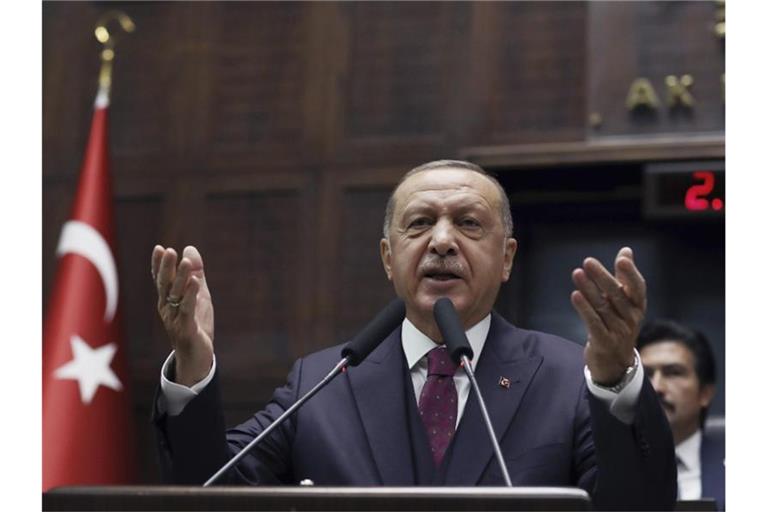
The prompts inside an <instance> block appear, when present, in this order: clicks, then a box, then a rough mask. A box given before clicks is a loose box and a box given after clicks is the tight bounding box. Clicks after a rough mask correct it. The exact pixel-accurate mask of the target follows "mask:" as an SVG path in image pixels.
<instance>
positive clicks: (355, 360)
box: [341, 299, 405, 366]
mask: <svg viewBox="0 0 768 512" xmlns="http://www.w3.org/2000/svg"><path fill="white" fill-rule="evenodd" d="M404 318H405V303H404V302H403V301H402V300H400V299H395V300H393V301H392V302H390V303H389V304H387V307H385V308H384V309H382V310H381V311H380V312H379V314H378V315H376V316H375V317H374V319H373V320H371V321H370V322H368V325H366V326H365V327H363V330H362V331H360V332H359V333H357V336H355V337H354V338H352V340H351V341H350V342H349V343H347V345H346V346H345V347H344V348H343V349H342V350H341V357H345V358H347V359H348V360H349V366H357V365H359V364H360V363H361V362H362V361H363V359H365V358H366V357H368V354H370V353H371V352H372V351H373V349H375V348H376V347H378V346H379V344H380V343H381V342H382V341H383V340H384V338H386V337H387V336H389V334H390V333H391V332H392V331H394V330H395V328H397V326H398V325H400V324H401V323H403V319H404Z"/></svg>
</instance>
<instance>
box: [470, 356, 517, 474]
mask: <svg viewBox="0 0 768 512" xmlns="http://www.w3.org/2000/svg"><path fill="white" fill-rule="evenodd" d="M461 365H462V366H463V367H464V371H465V372H466V374H467V377H469V382H470V383H471V384H472V388H473V389H474V390H475V395H477V402H478V403H479V404H480V412H481V413H482V415H483V421H484V423H485V427H486V428H487V429H488V437H490V438H491V444H492V445H493V451H494V453H495V454H496V460H498V461H499V467H501V475H502V476H503V477H504V483H505V484H506V485H507V487H512V480H510V478H509V472H508V471H507V465H506V464H505V463H504V457H503V455H502V454H501V447H499V441H498V439H496V433H495V432H494V431H493V426H492V425H491V417H490V416H489V415H488V409H487V408H486V407H485V400H483V395H482V394H481V393H480V386H479V385H478V384H477V380H476V379H475V372H474V371H473V370H472V365H471V364H470V361H469V358H468V357H467V356H466V354H461Z"/></svg>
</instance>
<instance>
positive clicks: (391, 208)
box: [383, 160, 514, 238]
mask: <svg viewBox="0 0 768 512" xmlns="http://www.w3.org/2000/svg"><path fill="white" fill-rule="evenodd" d="M433 169H462V170H465V171H472V172H476V173H478V174H480V175H482V176H485V177H486V178H487V179H488V180H489V181H490V182H491V183H493V184H494V186H495V187H496V189H497V190H498V191H499V197H501V204H500V206H499V217H500V218H501V222H502V224H503V225H504V234H505V235H506V237H507V238H512V232H513V227H514V225H513V223H512V211H511V209H510V207H509V198H508V197H507V193H506V191H505V190H504V187H502V186H501V183H499V181H498V180H497V179H496V178H495V177H494V176H493V175H492V174H490V173H489V172H488V171H486V170H485V169H483V168H482V167H480V166H479V165H477V164H473V163H471V162H465V161H463V160H435V161H433V162H427V163H426V164H422V165H420V166H418V167H414V168H413V169H411V170H410V171H408V172H407V173H405V175H404V176H403V177H402V178H400V181H398V182H397V186H396V187H395V188H394V189H393V190H392V193H391V194H390V195H389V199H388V200H387V209H386V211H385V212H384V229H383V233H384V238H389V228H390V226H391V225H392V216H393V215H394V213H395V193H396V192H397V189H398V188H400V185H402V184H403V182H405V180H407V179H408V178H410V177H411V176H413V175H414V174H418V173H420V172H424V171H431V170H433Z"/></svg>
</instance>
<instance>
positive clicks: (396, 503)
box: [43, 486, 592, 512]
mask: <svg viewBox="0 0 768 512" xmlns="http://www.w3.org/2000/svg"><path fill="white" fill-rule="evenodd" d="M591 508H592V507H591V502H590V499H589V495H588V494H587V493H586V492H585V491H583V490H582V489H576V488H570V487H514V488H506V487H208V488H202V487H179V486H141V487H135V486H127V487H59V488H56V489H52V490H50V491H48V492H46V493H44V494H43V510H46V511H48V510H50V511H53V510H103V511H113V510H133V511H138V510H296V511H300V510H307V511H321V510H328V511H330V510H339V511H342V510H343V511H348V510H365V511H370V512H383V511H405V510H409V511H421V510H429V511H441V510H444V511H459V510H484V511H485V510H488V511H491V510H508V511H518V510H530V511H539V510H541V511H543V510H548V511H567V510H591Z"/></svg>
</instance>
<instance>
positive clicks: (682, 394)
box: [637, 320, 725, 510]
mask: <svg viewBox="0 0 768 512" xmlns="http://www.w3.org/2000/svg"><path fill="white" fill-rule="evenodd" d="M637 348H638V350H639V351H640V357H641V359H642V363H643V366H644V368H645V371H646V375H647V376H648V378H649V379H650V381H651V383H652V384H653V387H654V389H655V390H656V392H657V393H658V395H659V399H660V401H661V405H662V407H663V409H664V412H665V413H666V415H667V419H668V420H669V425H670V427H671V428H672V435H673V437H674V439H675V453H676V455H677V485H678V495H679V498H680V499H683V500H697V499H700V498H714V499H715V500H716V501H717V505H718V509H719V510H725V430H724V428H719V427H718V428H705V422H706V419H707V412H708V411H709V406H710V404H711V403H712V399H713V398H714V396H715V376H716V371H715V356H714V354H713V353H712V348H711V346H710V344H709V341H708V340H707V338H706V337H705V336H704V334H702V333H701V332H699V331H696V330H694V329H691V328H689V327H686V326H684V325H681V324H679V323H677V322H673V321H671V320H655V321H652V322H648V323H646V324H645V325H644V326H643V328H642V329H641V330H640V335H639V336H638V339H637Z"/></svg>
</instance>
